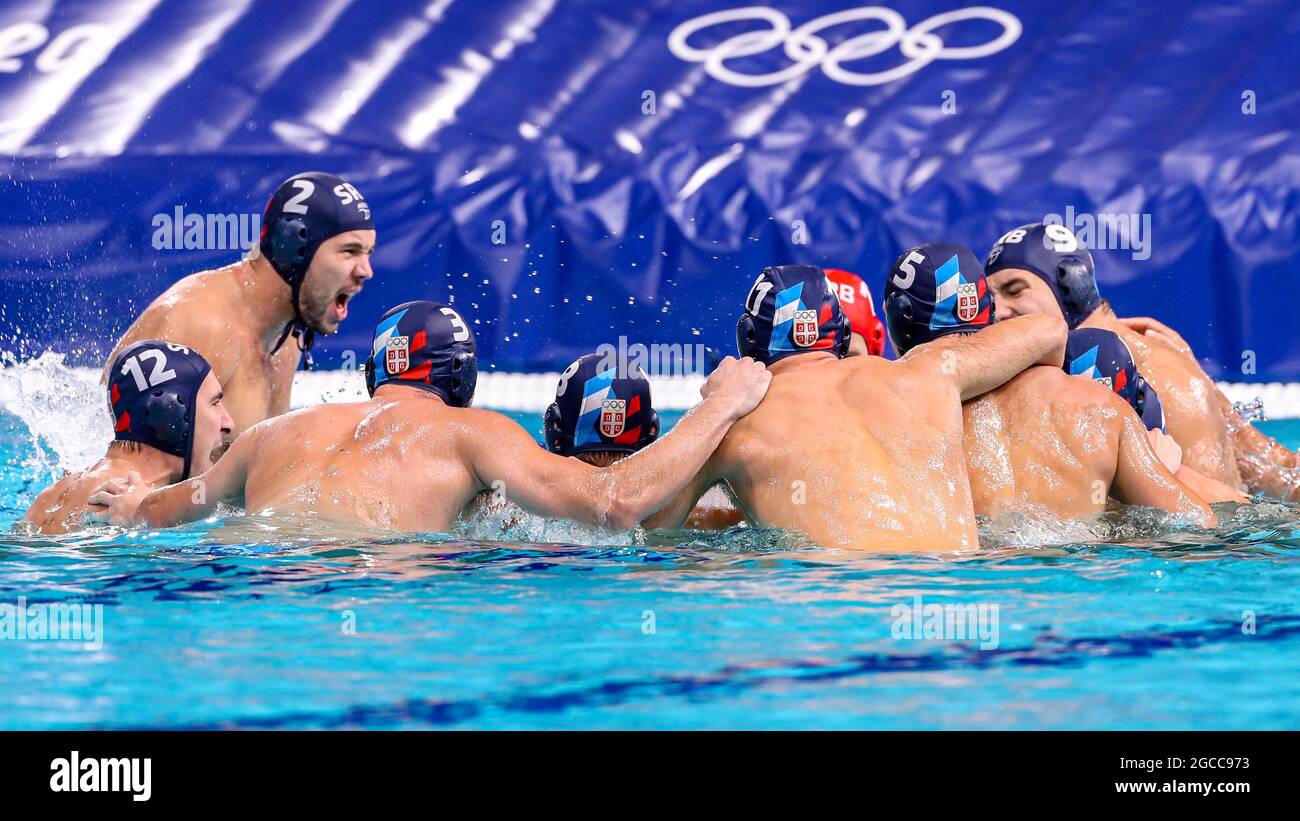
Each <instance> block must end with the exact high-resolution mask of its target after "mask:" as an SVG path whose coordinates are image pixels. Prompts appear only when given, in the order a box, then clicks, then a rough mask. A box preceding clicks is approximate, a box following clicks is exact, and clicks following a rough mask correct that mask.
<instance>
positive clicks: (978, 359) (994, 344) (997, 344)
mask: <svg viewBox="0 0 1300 821" xmlns="http://www.w3.org/2000/svg"><path fill="white" fill-rule="evenodd" d="M1068 332H1069V331H1068V328H1067V327H1066V325H1065V320H1063V319H1061V318H1060V317H1054V316H1049V315H1047V314H1032V315H1030V316H1018V317H1014V318H1012V319H1006V320H1003V321H1001V322H995V323H994V324H992V325H990V326H989V327H987V328H984V329H983V330H981V331H979V332H977V333H973V334H966V335H965V336H964V337H963V338H962V339H960V340H955V341H954V342H952V343H949V344H947V345H945V346H943V347H940V348H937V349H934V350H932V351H927V353H928V354H930V355H931V360H930V361H931V366H932V367H933V366H934V365H935V364H937V365H938V368H937V370H938V372H939V373H940V374H941V375H942V376H946V377H948V378H951V379H953V380H955V382H956V385H957V388H958V389H959V390H960V391H961V399H962V401H963V402H965V401H966V400H968V399H974V398H975V397H977V396H982V395H983V394H985V393H988V392H989V391H991V390H993V389H994V388H996V387H998V386H999V385H1002V384H1003V383H1004V382H1006V381H1007V380H1009V379H1011V378H1012V377H1014V376H1016V374H1018V373H1020V372H1021V371H1023V370H1024V369H1025V368H1028V367H1030V366H1032V365H1051V366H1052V367H1056V368H1059V367H1061V363H1062V362H1063V361H1064V359H1065V341H1066V337H1067V335H1068ZM905 361H906V360H905Z"/></svg>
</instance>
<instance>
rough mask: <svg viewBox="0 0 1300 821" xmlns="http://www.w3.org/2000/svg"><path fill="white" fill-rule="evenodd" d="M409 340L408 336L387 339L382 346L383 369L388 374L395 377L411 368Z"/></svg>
mask: <svg viewBox="0 0 1300 821" xmlns="http://www.w3.org/2000/svg"><path fill="white" fill-rule="evenodd" d="M410 352H411V338H410V337H409V336H393V337H389V339H388V344H387V345H385V346H384V367H385V368H386V369H387V370H388V373H389V374H392V375H397V374H399V373H403V372H404V371H405V370H406V369H407V368H409V367H411V356H410Z"/></svg>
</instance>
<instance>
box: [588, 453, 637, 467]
mask: <svg viewBox="0 0 1300 821" xmlns="http://www.w3.org/2000/svg"><path fill="white" fill-rule="evenodd" d="M631 455H632V454H630V453H623V452H622V451H617V450H589V451H586V452H584V453H577V454H574V458H575V459H581V460H582V461H584V462H586V463H587V464H589V465H591V466H592V467H598V468H607V467H609V466H610V465H612V464H614V463H615V462H618V461H621V460H622V459H625V458H626V457H628V456H631Z"/></svg>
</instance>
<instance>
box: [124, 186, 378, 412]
mask: <svg viewBox="0 0 1300 821" xmlns="http://www.w3.org/2000/svg"><path fill="white" fill-rule="evenodd" d="M374 248H375V227H374V223H373V221H372V220H371V214H370V207H369V205H367V204H366V201H365V198H364V197H362V196H361V194H360V192H358V191H357V189H356V188H354V187H353V186H352V185H351V184H349V183H347V182H345V181H344V180H342V179H340V178H339V177H336V176H334V175H333V174H326V173H323V172H319V171H313V172H309V173H305V174H297V175H295V176H293V177H290V178H289V179H288V180H285V181H284V183H282V184H281V185H280V187H279V188H277V189H276V191H275V193H274V194H273V195H272V196H271V199H270V201H269V202H268V203H267V205H266V210H265V213H264V214H263V217H262V235H261V238H260V241H259V244H258V245H256V246H254V247H253V248H252V249H251V250H250V252H249V255H248V257H246V258H245V259H242V260H240V261H239V262H236V263H234V264H232V265H227V266H226V267H224V268H217V269H215V270H211V271H203V272H200V273H197V274H191V275H190V276H187V277H185V278H184V279H182V280H180V281H179V282H177V283H176V284H175V285H172V286H171V287H170V288H168V289H167V290H166V291H164V292H163V294H162V295H161V296H159V297H158V298H157V299H155V300H154V301H153V302H152V303H151V304H150V305H149V307H148V308H146V309H145V311H144V313H142V314H141V315H140V317H139V318H138V319H137V320H136V321H135V324H133V325H132V326H131V327H130V328H129V329H128V330H127V332H126V333H125V334H124V335H123V336H122V339H121V341H120V342H118V344H117V347H116V349H115V351H120V350H121V349H123V348H124V347H126V346H127V345H130V344H132V343H133V342H135V341H137V340H140V339H147V338H162V339H170V340H172V341H174V342H177V343H179V344H182V345H186V346H187V347H189V348H191V349H193V350H196V351H199V352H200V353H202V354H203V355H204V356H205V357H207V359H208V361H209V362H211V363H212V369H213V371H214V372H216V374H217V378H218V379H219V380H220V381H221V383H222V385H223V386H225V389H226V404H227V406H228V407H229V409H230V415H231V416H232V417H233V418H234V420H235V433H236V434H238V433H239V432H240V431H243V430H245V429H246V428H248V427H250V426H251V425H254V424H256V423H257V422H260V421H261V420H263V419H266V418H268V417H271V416H275V415H277V414H281V413H284V412H285V411H287V410H288V409H289V399H290V396H289V394H290V390H291V388H292V387H293V374H294V371H296V370H297V368H298V365H299V361H300V359H301V357H302V356H303V355H304V354H305V353H306V351H308V350H309V349H310V348H311V343H312V340H313V337H314V335H315V334H318V333H320V334H331V333H334V332H335V331H336V330H338V327H339V323H340V322H342V321H343V320H344V319H346V318H347V315H348V303H349V302H350V301H351V299H352V298H353V297H355V296H356V295H357V294H358V293H359V292H360V291H361V289H362V286H364V284H365V282H366V281H367V280H369V279H370V277H371V276H372V271H371V268H370V254H371V252H372V251H374ZM114 356H116V352H115V353H114ZM111 359H112V357H110V360H111Z"/></svg>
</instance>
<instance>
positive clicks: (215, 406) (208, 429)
mask: <svg viewBox="0 0 1300 821" xmlns="http://www.w3.org/2000/svg"><path fill="white" fill-rule="evenodd" d="M222 397H223V395H222V392H221V384H220V382H218V381H217V377H216V374H214V373H212V369H211V368H210V367H209V366H208V362H207V360H205V359H204V358H203V357H202V356H200V355H199V354H198V352H197V351H193V350H190V349H189V348H186V347H183V346H181V345H173V344H171V343H168V342H160V341H158V340H152V339H151V340H146V341H144V342H137V343H135V344H134V345H131V346H129V347H127V348H125V349H123V351H122V352H121V353H119V354H118V355H117V358H116V359H114V360H113V365H112V367H111V368H110V370H109V378H108V405H109V411H110V413H112V415H113V438H114V440H115V441H119V442H136V443H139V444H141V445H147V446H149V447H152V448H156V449H158V450H160V451H162V452H163V453H168V454H171V455H172V456H179V457H180V458H181V460H182V466H181V478H183V479H185V478H189V477H190V476H195V475H198V474H200V473H202V472H204V471H205V470H207V469H208V468H210V467H212V453H213V451H216V450H217V449H218V448H220V447H221V442H222V438H223V437H224V436H226V435H229V434H231V433H232V432H233V431H234V426H235V423H234V420H232V419H231V418H230V414H229V413H227V412H226V408H225V405H224V404H222Z"/></svg>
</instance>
